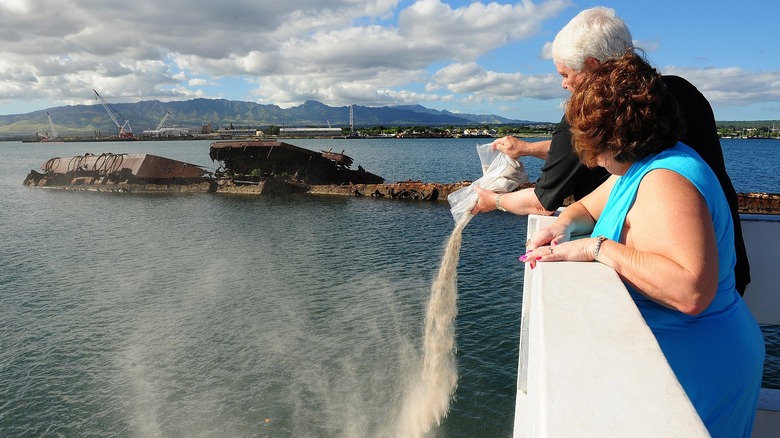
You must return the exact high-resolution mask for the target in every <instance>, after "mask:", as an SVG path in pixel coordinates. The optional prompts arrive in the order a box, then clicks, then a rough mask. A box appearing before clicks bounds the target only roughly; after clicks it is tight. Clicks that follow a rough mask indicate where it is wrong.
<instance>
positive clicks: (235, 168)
mask: <svg viewBox="0 0 780 438" xmlns="http://www.w3.org/2000/svg"><path fill="white" fill-rule="evenodd" d="M209 156H210V157H211V159H212V160H213V161H218V162H219V163H220V168H219V169H218V170H217V171H215V172H214V173H211V172H209V171H208V170H206V169H204V168H203V167H201V166H198V165H194V164H189V163H184V162H181V161H177V160H172V159H170V158H164V157H159V156H156V155H149V154H112V153H104V154H100V155H93V154H89V153H88V154H84V155H80V156H75V157H69V158H60V157H55V158H52V159H50V160H48V161H47V162H46V163H44V164H43V165H41V170H43V173H41V172H37V171H35V170H31V171H30V173H29V175H27V178H25V180H24V185H26V186H30V187H48V188H60V189H68V190H91V191H109V192H137V193H164V192H169V193H177V192H205V193H225V194H227V193H231V194H250V195H260V194H277V195H284V194H291V193H309V194H314V195H332V196H333V195H335V196H354V197H370V198H385V199H393V200H411V201H431V202H434V201H446V200H447V196H448V195H449V194H450V193H452V192H454V191H456V190H459V189H461V188H463V187H466V186H468V185H469V184H471V181H460V182H455V183H436V182H422V181H412V180H407V181H398V182H395V183H385V181H384V179H383V178H382V177H380V176H377V175H374V174H372V173H370V172H367V171H365V170H364V169H363V168H362V167H361V166H358V169H357V170H354V169H351V165H352V163H353V160H352V158H350V157H348V156H347V155H344V151H342V152H333V151H331V150H328V151H320V152H316V151H311V150H308V149H304V148H301V147H298V146H294V145H291V144H289V143H283V142H278V141H264V140H262V141H220V142H214V143H212V144H211V148H210V150H209ZM533 186H534V184H533V183H527V184H522V185H521V186H520V187H519V188H518V189H523V188H528V187H533ZM738 197H739V211H740V213H747V214H780V194H777V193H739V194H738ZM572 201H573V199H568V200H567V201H566V202H564V205H569V204H570V203H571V202H572Z"/></svg>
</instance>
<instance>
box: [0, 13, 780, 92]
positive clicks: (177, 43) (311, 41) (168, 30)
mask: <svg viewBox="0 0 780 438" xmlns="http://www.w3.org/2000/svg"><path fill="white" fill-rule="evenodd" d="M463 3H464V2H461V1H458V2H449V1H447V0H416V1H410V2H400V1H398V0H285V1H283V2H272V1H264V2H258V1H255V0H225V1H222V2H215V1H213V0H208V1H207V0H190V1H187V2H182V1H165V2H158V1H156V0H136V1H134V2H131V3H127V2H122V1H119V0H103V1H94V0H69V1H67V2H65V3H63V2H62V1H61V0H13V1H12V0H0V104H2V105H4V107H8V106H9V104H12V103H13V102H21V101H30V100H40V101H47V102H51V103H52V104H53V105H62V104H78V103H94V94H93V93H92V89H97V90H98V91H99V92H100V93H101V95H104V96H107V97H110V98H111V100H112V101H113V102H132V101H139V100H151V99H160V100H175V99H190V98H192V97H224V96H225V95H226V94H228V95H229V94H230V92H231V89H235V88H236V85H237V84H243V88H242V89H241V90H240V91H238V92H236V91H233V95H232V96H235V94H236V93H241V98H242V99H244V100H254V101H257V102H259V103H274V104H278V105H280V106H292V105H297V104H300V103H302V102H304V101H305V100H307V99H315V100H320V101H322V102H325V103H327V104H329V105H348V104H351V103H358V104H363V105H389V104H399V103H404V104H406V103H421V102H490V103H493V104H495V105H497V106H499V107H500V105H501V104H507V103H508V104H511V103H513V102H518V101H522V100H525V99H536V100H552V101H559V100H560V99H561V98H563V97H564V96H565V92H564V91H563V90H562V89H561V88H560V80H559V78H558V77H557V76H556V75H554V72H553V69H552V67H550V68H549V69H545V70H544V71H545V72H549V73H545V74H526V73H524V72H523V66H517V65H515V64H511V63H505V64H503V65H502V66H500V67H499V66H495V65H494V64H491V61H495V58H496V52H497V51H499V50H502V49H505V48H507V47H512V48H518V50H521V51H524V52H526V53H530V54H531V55H530V56H528V57H534V58H537V59H538V58H541V59H545V60H546V61H545V62H549V43H548V44H544V42H538V41H536V42H534V43H533V45H528V46H523V44H529V43H528V42H529V41H531V40H533V39H535V38H536V39H538V38H539V36H540V35H542V34H544V35H550V34H554V32H555V31H557V29H555V28H554V27H555V26H553V28H549V27H548V28H546V29H545V28H544V26H545V25H546V23H550V22H552V21H554V20H556V19H559V18H560V15H561V14H562V12H563V11H566V10H568V9H570V8H571V7H572V6H573V3H572V2H571V1H570V0H535V1H532V0H519V1H515V2H512V1H511V0H503V1H501V0H500V2H499V1H476V2H471V3H467V2H465V3H466V4H465V5H464V4H463ZM455 4H457V5H458V6H455ZM556 26H557V25H556ZM540 45H543V46H540ZM642 45H643V46H645V48H647V49H649V50H654V48H655V45H654V43H652V42H644V43H642ZM522 56H525V55H522ZM518 57H520V56H518ZM530 71H541V70H540V69H539V68H536V69H535V70H530ZM776 74H777V72H767V73H766V74H756V73H751V72H747V71H739V72H731V71H729V70H728V69H720V70H706V69H705V70H686V71H685V76H686V77H693V78H694V80H699V81H700V82H701V83H702V84H701V85H702V86H703V87H704V88H705V89H704V90H703V91H705V94H706V95H707V96H708V97H710V98H713V99H717V100H718V101H724V102H725V101H728V102H736V101H738V100H739V96H740V95H742V96H751V97H753V95H754V94H753V93H751V92H750V91H749V90H748V89H750V90H755V89H761V88H763V89H764V93H763V94H761V93H755V97H756V98H759V99H760V98H763V99H766V98H767V97H766V96H767V93H768V92H767V90H766V88H767V86H768V84H769V85H771V84H775V85H774V86H775V87H776V81H774V79H773V77H772V75H774V76H775V77H776ZM699 78H701V79H699ZM725 78H731V80H737V81H740V83H739V84H733V83H727V81H726V80H725ZM737 87H739V88H738V89H737ZM775 93H776V90H775ZM768 94H769V95H771V96H774V95H775V94H772V93H768Z"/></svg>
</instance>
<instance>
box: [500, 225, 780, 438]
mask: <svg viewBox="0 0 780 438" xmlns="http://www.w3.org/2000/svg"><path fill="white" fill-rule="evenodd" d="M767 218H768V217H767V216H760V217H759V218H753V217H744V218H743V230H744V232H745V240H746V244H747V245H748V251H749V253H750V260H751V267H752V271H753V282H752V283H751V286H750V289H748V291H747V292H746V297H748V298H749V299H748V304H751V302H750V299H754V300H755V301H756V303H753V304H754V305H759V306H762V307H764V308H765V309H770V310H771V309H774V310H772V312H774V313H772V314H773V315H774V316H775V318H774V319H766V318H763V316H767V317H768V316H769V315H761V317H759V318H758V319H759V321H761V322H772V323H776V321H777V316H778V315H780V310H779V309H780V307H771V306H780V297H778V295H780V293H775V292H776V291H777V285H778V284H780V279H779V278H778V275H780V269H777V267H776V266H775V265H777V260H778V257H777V255H778V254H780V221H778V220H777V217H774V218H775V219H774V220H773V221H772V220H767ZM759 219H760V220H759ZM553 220H555V219H554V218H552V217H545V216H536V215H532V216H529V218H528V234H529V235H530V234H532V233H533V232H534V231H535V230H536V229H538V228H540V227H543V226H545V225H546V224H548V223H549V222H550V221H553ZM770 227H771V228H773V232H769V231H767V230H768V228H770ZM767 234H769V235H770V236H772V237H769V238H768V237H767ZM762 251H763V252H762ZM759 254H761V255H759ZM759 259H760V260H759ZM769 265H772V266H771V269H769V267H770V266H769ZM524 283H525V284H524V288H523V306H522V322H521V333H520V357H519V365H518V377H517V401H516V408H515V425H514V437H515V438H520V437H548V436H549V437H559V436H599V437H601V436H632V437H639V436H647V437H663V436H686V437H697V436H709V435H708V433H707V430H706V428H705V427H704V425H703V423H702V422H701V420H700V418H699V416H698V415H697V414H696V411H695V409H694V408H693V406H692V404H691V402H690V400H689V399H688V397H687V396H686V395H685V392H684V391H683V389H682V387H681V386H680V384H679V382H678V381H677V378H676V377H675V375H674V373H673V372H672V370H671V368H670V367H669V364H668V363H667V362H666V359H665V357H664V355H663V353H662V352H661V350H660V347H659V346H658V343H657V342H656V340H655V337H654V336H653V334H652V332H651V331H650V329H649V328H648V327H647V325H646V324H645V322H644V319H643V318H642V316H641V314H640V313H639V311H638V310H637V308H636V306H635V305H634V303H633V301H632V300H631V298H630V296H629V295H628V293H627V292H626V289H625V287H624V285H623V283H622V282H621V281H620V279H619V278H618V276H617V274H616V273H615V272H614V270H612V269H611V268H609V267H607V266H605V265H602V264H599V263H595V262H593V263H571V262H565V263H540V264H537V266H536V269H533V270H531V269H530V268H527V269H526V270H525V278H524ZM758 289H761V292H760V293H759V292H757V290H758ZM751 295H753V296H751ZM767 298H769V300H767ZM759 301H760V302H761V303H764V302H766V301H768V302H770V303H772V304H759V303H758V302H759ZM767 306H769V307H767ZM768 313H771V312H768ZM757 316H759V315H757ZM761 398H762V400H761V405H760V406H759V408H760V409H761V410H760V411H759V415H758V416H757V418H756V427H755V429H754V437H759V436H771V435H764V434H763V432H762V431H764V430H765V431H767V432H769V431H772V432H776V431H777V430H780V429H777V428H776V426H777V423H776V422H780V418H778V415H777V414H778V412H777V405H778V401H780V397H779V396H778V391H773V390H764V391H762V396H761ZM770 423H771V424H770Z"/></svg>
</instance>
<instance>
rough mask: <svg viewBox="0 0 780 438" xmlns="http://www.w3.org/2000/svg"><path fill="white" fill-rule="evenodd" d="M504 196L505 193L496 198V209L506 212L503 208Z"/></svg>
mask: <svg viewBox="0 0 780 438" xmlns="http://www.w3.org/2000/svg"><path fill="white" fill-rule="evenodd" d="M502 196H504V194H503V193H499V194H498V196H496V208H497V209H498V210H499V211H506V208H504V207H502V206H501V197H502Z"/></svg>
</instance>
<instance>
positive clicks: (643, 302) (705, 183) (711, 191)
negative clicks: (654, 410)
mask: <svg viewBox="0 0 780 438" xmlns="http://www.w3.org/2000/svg"><path fill="white" fill-rule="evenodd" d="M654 169H668V170H672V171H674V172H676V173H678V174H680V175H682V176H684V177H685V178H686V179H688V180H689V181H691V183H693V185H694V186H695V187H696V188H697V189H698V190H699V192H700V193H701V194H702V196H703V197H704V199H705V200H706V203H707V207H708V209H709V211H710V214H711V216H712V220H713V223H714V225H715V237H716V240H717V246H718V265H719V266H718V292H717V294H716V296H715V299H714V300H713V302H712V304H710V306H709V307H708V308H707V309H706V310H705V311H704V312H702V313H701V314H699V315H696V316H690V315H686V314H684V313H682V312H679V311H677V310H672V309H669V308H667V307H664V306H662V305H660V304H657V303H656V302H654V301H652V300H650V299H649V298H647V297H645V296H644V295H642V294H640V293H639V292H637V291H636V290H633V289H632V288H631V287H630V286H629V285H626V287H627V288H628V291H629V293H630V294H631V297H632V298H633V299H634V302H635V303H636V305H637V307H638V308H639V311H640V312H641V313H642V316H643V317H644V318H645V321H646V322H647V325H648V326H649V327H650V329H651V330H652V331H653V333H654V334H655V337H656V339H657V340H658V344H659V345H660V346H661V349H662V350H663V352H664V355H665V356H666V359H667V360H668V361H669V365H671V367H672V370H674V372H675V375H676V376H677V379H678V380H679V381H680V384H682V387H683V388H684V389H685V392H686V393H687V394H688V397H689V398H690V399H691V401H692V402H693V405H694V407H695V408H696V411H697V412H698V413H699V416H700V417H701V419H702V420H703V421H704V424H705V425H706V426H707V429H708V430H709V432H710V434H711V435H712V436H713V437H740V436H744V437H749V436H750V434H751V431H752V429H753V419H754V418H755V413H756V406H757V401H758V392H759V389H760V387H761V376H762V373H763V364H764V338H763V335H762V334H761V330H760V328H759V327H758V324H757V323H756V321H755V319H754V318H753V316H752V315H751V313H750V311H749V310H748V308H747V306H746V305H745V302H744V301H743V300H742V298H741V297H740V296H739V294H738V293H737V291H736V289H735V280H734V264H735V263H736V253H735V250H734V228H733V222H732V219H731V214H730V212H729V206H728V204H727V203H726V198H725V196H724V195H723V191H722V189H721V187H720V184H719V183H718V180H717V178H716V177H715V175H714V174H713V173H712V171H711V169H710V168H709V166H707V164H706V163H705V162H704V161H703V160H702V159H701V158H700V157H699V155H698V154H696V152H694V151H693V150H692V149H691V148H689V147H688V146H685V145H684V144H682V143H678V144H677V145H675V146H674V147H672V148H670V149H667V150H665V151H663V152H660V153H658V154H655V155H652V156H649V157H646V158H644V159H643V160H640V161H638V162H636V163H634V164H633V165H632V166H631V168H630V169H629V170H628V171H627V172H626V174H625V175H623V176H621V177H620V178H618V180H617V181H616V183H615V186H614V187H613V189H612V192H611V193H610V195H609V199H608V200H607V203H606V205H605V207H604V210H603V212H602V214H601V217H599V219H598V221H597V222H596V225H595V227H594V229H593V234H592V236H598V235H603V236H605V237H607V238H608V239H611V240H614V241H620V236H621V233H622V231H623V225H624V223H625V219H626V214H627V213H628V211H629V210H630V209H631V206H632V205H633V203H634V200H635V198H636V193H637V190H638V188H639V184H640V182H641V181H642V178H643V177H644V176H645V175H646V174H647V173H648V172H650V171H652V170H654Z"/></svg>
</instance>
